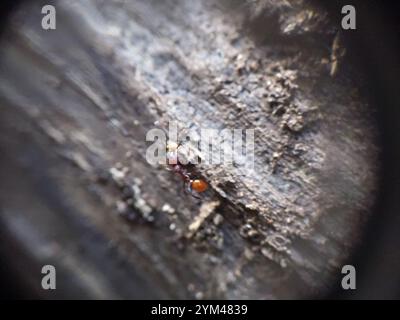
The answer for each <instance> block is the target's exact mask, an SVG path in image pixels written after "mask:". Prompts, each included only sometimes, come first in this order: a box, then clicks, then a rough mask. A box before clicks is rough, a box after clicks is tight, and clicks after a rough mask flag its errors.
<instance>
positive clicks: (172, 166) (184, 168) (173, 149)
mask: <svg viewBox="0 0 400 320" xmlns="http://www.w3.org/2000/svg"><path fill="white" fill-rule="evenodd" d="M181 146H182V143H179V144H176V143H173V142H169V143H168V145H167V163H168V166H169V170H171V171H173V172H175V173H176V174H177V175H178V176H180V177H181V178H182V180H183V186H184V190H185V191H186V192H189V193H190V195H191V196H192V197H194V198H197V199H201V198H200V197H198V196H197V195H195V194H194V193H193V191H195V192H196V193H202V192H204V191H206V190H207V189H208V184H207V182H205V181H204V180H203V179H201V178H198V177H196V175H195V173H194V172H193V168H194V165H193V164H192V163H190V162H188V163H187V164H183V163H182V162H180V161H179V160H178V149H179V148H180V147H181Z"/></svg>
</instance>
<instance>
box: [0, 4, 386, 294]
mask: <svg viewBox="0 0 400 320" xmlns="http://www.w3.org/2000/svg"><path fill="white" fill-rule="evenodd" d="M55 6H56V8H57V29H56V30H54V31H44V30H42V29H41V27H40V21H41V15H40V5H39V4H37V3H35V4H23V5H22V7H21V8H20V10H19V11H18V12H17V14H16V15H14V16H13V18H12V20H11V27H10V29H9V30H8V31H7V33H6V34H5V36H4V37H3V40H2V44H1V47H2V49H1V55H0V64H1V70H0V80H1V81H0V96H1V122H2V124H1V130H2V132H1V139H0V141H1V144H0V146H1V148H2V154H3V158H2V171H3V172H2V179H1V180H2V182H1V184H0V186H1V198H0V199H1V205H2V221H3V223H4V225H5V226H6V229H7V230H8V231H7V232H9V233H10V234H11V235H12V237H13V238H14V239H16V240H15V241H16V242H17V243H19V244H18V246H20V247H21V248H22V249H21V250H22V251H27V252H29V254H28V255H29V256H31V258H32V259H30V261H31V260H34V261H36V262H37V266H39V265H41V264H43V263H48V262H52V263H54V264H55V265H56V266H57V268H59V269H60V271H59V272H58V274H59V276H60V277H61V280H60V281H61V282H60V283H61V284H60V285H59V288H60V287H63V288H64V290H59V293H58V294H60V295H61V296H69V297H70V296H76V295H78V296H82V297H92V298H98V297H109V298H117V297H123V298H126V297H131V298H138V297H142V298H153V297H158V298H199V299H201V298H293V297H304V296H306V295H310V294H317V293H322V292H324V290H325V289H326V288H327V287H329V286H330V285H332V283H333V282H332V281H334V280H335V279H336V277H338V276H340V268H341V265H342V264H343V263H344V261H345V259H346V258H347V257H348V255H349V254H350V253H351V250H352V248H353V247H354V245H355V244H356V242H357V238H358V236H359V233H360V229H361V227H362V225H363V223H364V221H365V219H366V218H367V216H368V211H369V208H370V206H371V204H372V202H373V197H372V195H373V190H374V187H375V184H376V166H377V160H376V159H377V153H378V150H377V147H376V144H375V136H376V134H375V124H374V122H373V120H372V118H373V117H372V116H371V110H370V108H369V106H368V104H367V102H366V99H365V98H363V96H362V95H361V94H360V91H359V87H360V85H361V83H362V81H360V79H359V74H358V73H357V72H356V71H354V70H352V68H351V66H348V65H345V64H342V63H341V61H342V60H341V59H342V56H343V53H344V52H345V48H344V47H343V44H342V43H341V42H340V34H339V33H338V31H337V29H336V28H335V26H334V25H332V24H331V23H330V22H329V20H328V16H327V13H326V12H325V11H324V10H323V9H322V8H316V7H314V6H313V5H312V4H311V3H309V2H307V1H300V0H299V1H289V2H288V1H256V2H254V3H253V2H251V3H250V2H223V1H219V2H218V1H212V0H207V1H183V0H179V1H169V0H168V1H100V0H90V1H89V0H88V1H58V2H55ZM333 44H334V45H333ZM332 45H333V48H332ZM169 121H176V122H177V123H178V124H179V127H180V128H182V129H183V128H188V127H190V128H192V129H194V130H199V129H200V128H201V127H203V128H214V129H219V130H221V129H224V128H242V129H246V128H255V129H256V131H255V140H256V141H255V168H254V170H251V169H249V168H247V167H246V166H238V167H233V166H224V165H204V164H202V165H199V166H198V171H199V172H200V173H201V174H202V176H204V177H205V179H206V180H207V181H208V183H209V184H210V186H211V190H210V191H209V192H208V193H207V194H206V195H205V196H204V197H203V198H202V200H200V201H199V200H196V199H194V198H192V197H190V196H187V195H184V194H183V191H182V187H181V181H180V180H179V179H178V178H177V177H175V176H174V175H173V174H171V173H170V172H168V171H167V170H165V168H163V167H161V166H160V167H154V166H150V165H149V164H148V163H147V161H146V159H145V152H146V148H147V147H148V145H149V144H148V143H147V142H146V139H145V136H146V132H148V130H150V129H151V128H154V127H158V128H162V129H165V130H166V129H167V124H168V122H169ZM207 210H209V211H207ZM193 223H195V225H193ZM190 226H192V227H190ZM21 264H22V263H21V262H20V263H17V262H16V268H17V267H18V265H19V266H21ZM37 266H36V267H35V268H32V272H31V273H32V274H30V275H29V277H30V278H31V279H35V278H34V277H35V276H36V275H35V272H36V271H37V270H36V268H37ZM32 281H33V282H34V280H32ZM62 284H63V285H64V286H62ZM78 287H79V288H81V290H79V291H78V290H77V288H78ZM38 294H43V293H42V292H41V291H40V290H38Z"/></svg>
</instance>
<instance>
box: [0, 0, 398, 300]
mask: <svg viewBox="0 0 400 320" xmlns="http://www.w3.org/2000/svg"><path fill="white" fill-rule="evenodd" d="M21 2H23V1H21V0H20V1H15V0H14V1H13V0H2V1H1V2H0V21H1V23H2V25H1V29H2V30H3V29H4V28H5V27H6V26H7V17H9V15H10V13H11V12H12V11H13V10H14V9H15V8H16V7H17V6H18V5H19V4H20V3H21ZM317 2H318V1H317ZM322 2H323V3H322ZM349 3H351V4H352V5H354V6H355V7H356V8H357V30H356V31H350V32H344V33H343V35H344V38H345V41H346V44H347V46H348V47H349V52H350V55H349V56H350V57H348V59H351V60H353V62H354V63H355V64H358V66H359V67H361V68H364V69H366V70H367V73H368V75H369V80H370V81H368V83H369V86H370V88H369V90H368V91H369V93H370V95H371V97H370V100H371V101H372V102H373V103H374V104H375V105H377V106H378V107H377V109H378V117H379V118H378V120H379V125H380V133H381V141H380V143H381V146H382V149H383V154H382V164H383V165H382V168H381V176H380V179H381V180H380V188H379V195H378V201H377V203H376V205H375V207H374V214H373V215H372V218H371V220H370V222H369V224H368V227H367V231H366V233H365V235H364V239H363V241H362V244H361V246H360V247H359V248H358V249H357V250H356V251H355V252H356V254H355V255H354V256H353V257H351V259H350V261H348V263H349V264H353V265H355V266H356V267H357V290H356V291H354V292H353V291H344V290H342V289H341V288H340V278H338V281H337V287H336V288H333V290H332V292H331V294H330V295H329V296H327V297H326V298H333V299H336V298H339V299H341V298H344V299H351V298H377V299H381V298H388V299H393V298H395V299H399V298H400V250H399V248H400V232H398V230H399V227H400V208H399V196H400V194H399V193H400V192H399V191H400V190H399V185H400V176H399V171H400V170H399V163H400V148H399V141H400V136H399V135H400V126H399V122H400V115H399V109H400V108H399V106H400V98H399V92H400V91H399V74H400V68H399V65H400V64H399V57H400V43H399V41H400V25H399V21H400V5H399V3H398V1H377V0H368V1H363V0H361V1H360V0H357V1H350V2H349V1H342V0H340V1H320V3H319V4H321V5H323V6H326V7H327V8H328V10H329V11H330V12H331V13H332V16H334V17H335V19H336V20H337V21H338V23H340V19H341V15H340V8H341V7H342V6H343V5H345V4H349ZM1 34H2V32H1V33H0V35H1ZM0 50H1V48H0ZM372 57H376V58H377V59H378V60H379V61H372V59H373V58H372ZM0 157H1V155H0ZM0 171H1V169H0ZM0 210H1V204H0ZM1 231H2V226H1V225H0V253H2V252H3V251H2V250H1V249H2V247H3V246H12V245H13V244H10V243H5V241H7V240H6V239H3V233H2V232H1ZM16 250H18V249H17V248H16ZM0 261H1V262H0V298H1V299H15V298H32V297H33V298H34V294H32V293H28V292H25V291H24V290H25V288H24V284H23V283H21V282H20V280H19V278H18V274H17V273H16V272H15V271H14V270H12V269H11V267H10V265H9V264H8V262H7V261H4V259H2V257H1V256H0Z"/></svg>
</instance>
